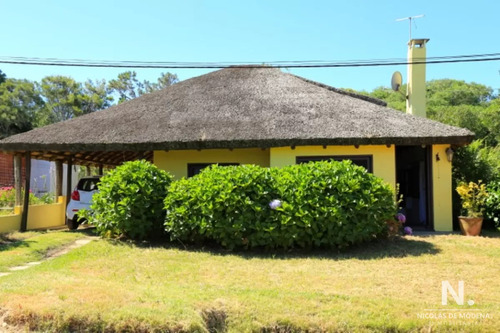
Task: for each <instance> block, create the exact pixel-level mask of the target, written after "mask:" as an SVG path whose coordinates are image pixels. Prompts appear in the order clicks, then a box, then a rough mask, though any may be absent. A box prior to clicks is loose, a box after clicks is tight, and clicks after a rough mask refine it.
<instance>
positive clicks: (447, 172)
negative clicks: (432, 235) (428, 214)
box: [432, 145, 453, 231]
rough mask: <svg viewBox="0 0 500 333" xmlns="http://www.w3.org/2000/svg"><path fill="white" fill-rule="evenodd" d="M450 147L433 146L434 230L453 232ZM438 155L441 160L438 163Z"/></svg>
mask: <svg viewBox="0 0 500 333" xmlns="http://www.w3.org/2000/svg"><path fill="white" fill-rule="evenodd" d="M448 147H449V145H434V146H432V187H433V189H434V193H433V198H432V200H433V206H434V230H436V231H453V213H452V203H451V194H452V190H453V189H452V183H451V163H450V162H448V160H447V158H446V148H448ZM436 154H439V157H440V160H439V161H436Z"/></svg>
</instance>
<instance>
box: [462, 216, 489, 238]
mask: <svg viewBox="0 0 500 333" xmlns="http://www.w3.org/2000/svg"><path fill="white" fill-rule="evenodd" d="M458 221H459V222H460V230H462V234H463V235H465V236H478V235H479V234H480V233H481V227H482V226H483V218H482V217H467V216H459V217H458Z"/></svg>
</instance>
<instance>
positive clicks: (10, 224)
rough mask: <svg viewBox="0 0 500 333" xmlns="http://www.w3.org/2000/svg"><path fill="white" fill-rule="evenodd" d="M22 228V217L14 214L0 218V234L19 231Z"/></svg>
mask: <svg viewBox="0 0 500 333" xmlns="http://www.w3.org/2000/svg"><path fill="white" fill-rule="evenodd" d="M20 228H21V215H19V214H12V215H5V216H0V234H3V233H6V232H11V231H17V230H19V229H20Z"/></svg>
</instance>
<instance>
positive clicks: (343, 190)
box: [165, 161, 396, 249]
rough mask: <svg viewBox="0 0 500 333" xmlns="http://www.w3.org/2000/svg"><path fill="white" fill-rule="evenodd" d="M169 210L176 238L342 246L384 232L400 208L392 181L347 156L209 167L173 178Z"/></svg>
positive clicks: (260, 244)
mask: <svg viewBox="0 0 500 333" xmlns="http://www.w3.org/2000/svg"><path fill="white" fill-rule="evenodd" d="M165 209H166V212H167V213H166V219H165V228H166V231H167V232H169V233H170V235H171V238H172V239H179V240H181V241H191V242H193V241H206V240H210V241H215V242H217V243H219V244H221V245H222V246H224V247H227V248H229V249H233V248H242V247H243V248H248V247H250V248H251V247H265V248H283V249H287V248H293V247H301V248H320V247H330V248H332V247H334V248H343V247H346V246H349V245H352V244H357V243H360V242H363V241H367V240H369V239H372V238H374V237H377V236H380V235H383V234H385V232H386V223H385V221H386V220H388V219H391V218H393V216H394V215H395V213H396V211H395V210H396V208H395V204H394V193H393V191H392V190H391V188H390V186H389V185H387V184H385V183H384V182H383V181H382V180H381V179H379V178H377V177H375V176H373V175H372V174H370V173H368V172H366V170H365V169H364V168H362V167H358V166H356V165H354V164H352V163H351V162H350V161H343V162H334V161H332V162H311V163H307V164H299V165H293V166H288V167H285V168H281V169H278V168H270V169H269V168H261V167H258V166H252V165H243V166H227V167H220V166H212V167H210V168H207V169H205V170H203V171H202V172H201V173H200V174H198V175H196V176H194V177H192V178H189V179H182V180H180V181H178V182H174V183H173V184H172V186H171V187H170V188H169V191H168V195H167V197H166V199H165Z"/></svg>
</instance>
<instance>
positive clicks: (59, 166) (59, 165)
mask: <svg viewBox="0 0 500 333" xmlns="http://www.w3.org/2000/svg"><path fill="white" fill-rule="evenodd" d="M62 188H63V162H62V161H59V160H57V161H56V197H60V196H62V195H63V191H62Z"/></svg>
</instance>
